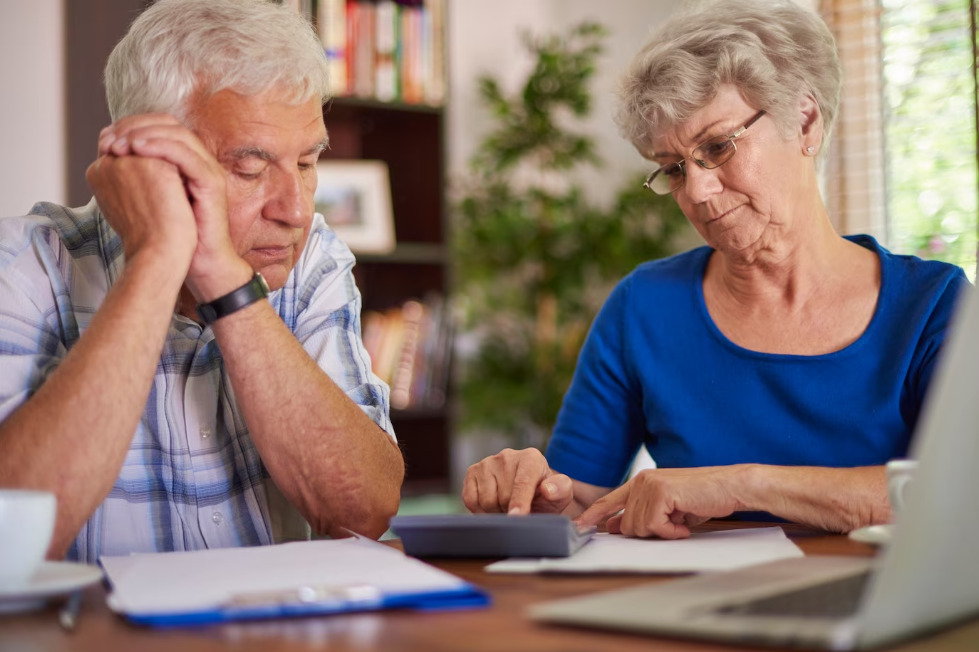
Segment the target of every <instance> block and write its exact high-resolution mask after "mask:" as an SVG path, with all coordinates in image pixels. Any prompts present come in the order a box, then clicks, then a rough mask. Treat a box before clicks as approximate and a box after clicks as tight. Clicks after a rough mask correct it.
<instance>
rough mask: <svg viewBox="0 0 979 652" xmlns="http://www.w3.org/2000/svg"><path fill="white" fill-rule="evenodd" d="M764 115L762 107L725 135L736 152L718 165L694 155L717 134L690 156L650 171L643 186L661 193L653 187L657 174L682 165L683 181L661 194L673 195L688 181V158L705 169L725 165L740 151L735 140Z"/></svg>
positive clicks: (694, 149) (695, 149) (699, 145)
mask: <svg viewBox="0 0 979 652" xmlns="http://www.w3.org/2000/svg"><path fill="white" fill-rule="evenodd" d="M763 115H765V110H764V109H762V110H761V111H759V112H758V113H756V114H755V115H754V116H752V118H751V119H750V120H748V121H747V122H746V123H744V124H743V125H741V127H740V128H739V129H738V130H737V131H735V132H734V133H733V134H731V135H730V136H725V138H727V140H728V141H729V142H730V143H731V145H733V146H734V153H733V154H731V155H730V156H729V157H727V158H726V159H724V160H723V161H721V162H720V163H718V164H717V165H708V164H707V162H706V161H703V160H701V159H699V158H696V157H695V156H693V152H696V151H697V150H698V149H700V148H701V147H703V146H704V145H706V144H707V143H709V142H710V141H712V140H717V138H718V137H717V136H714V137H712V138H708V139H707V140H705V141H703V142H701V143H700V144H698V145H697V146H696V147H694V148H693V152H691V154H690V156H688V157H687V158H684V159H680V160H679V161H677V162H676V163H670V164H669V165H661V166H659V167H658V168H656V169H655V170H653V171H652V172H650V173H649V176H647V177H646V181H644V182H643V184H642V186H643V188H646V189H647V190H649V191H651V192H653V193H656V194H657V195H660V193H658V192H656V191H655V190H653V187H652V183H653V180H654V179H655V178H656V175H658V174H659V173H660V172H662V171H663V170H665V169H666V168H668V167H669V166H670V165H679V166H680V170H681V171H682V172H683V182H682V183H680V184H679V185H678V186H677V187H676V188H670V191H669V192H665V193H662V195H660V196H663V195H672V194H673V193H675V192H676V191H677V190H679V189H680V188H682V187H683V186H684V185H685V184H686V182H687V164H686V162H687V160H688V159H689V160H693V161H694V162H696V163H697V165H699V166H700V167H702V168H703V169H705V170H714V169H717V168H719V167H721V166H722V165H724V164H725V163H727V162H728V161H730V160H731V159H732V158H734V154H737V153H738V146H737V144H736V143H735V142H734V141H735V140H736V139H737V138H739V137H741V135H742V134H743V133H744V132H745V131H747V130H748V127H750V126H751V125H753V124H755V123H756V122H758V120H760V119H761V117H762V116H763Z"/></svg>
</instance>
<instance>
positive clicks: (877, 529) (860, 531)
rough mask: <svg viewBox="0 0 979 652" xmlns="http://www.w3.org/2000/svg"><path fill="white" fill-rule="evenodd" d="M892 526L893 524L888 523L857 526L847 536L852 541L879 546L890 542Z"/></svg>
mask: <svg viewBox="0 0 979 652" xmlns="http://www.w3.org/2000/svg"><path fill="white" fill-rule="evenodd" d="M892 528H893V526H892V525H890V524H886V525H868V526H866V527H861V528H857V529H856V530H854V531H852V532H850V535H849V536H850V538H851V539H853V540H854V541H859V542H860V543H869V544H872V545H875V546H879V545H883V544H885V543H890V542H891V530H892Z"/></svg>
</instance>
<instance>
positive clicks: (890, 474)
mask: <svg viewBox="0 0 979 652" xmlns="http://www.w3.org/2000/svg"><path fill="white" fill-rule="evenodd" d="M885 468H886V470H887V498H888V500H890V502H891V513H892V514H893V515H894V516H895V517H896V516H897V515H898V514H900V513H901V510H903V509H904V507H905V506H906V505H907V501H908V487H909V486H910V485H911V480H912V478H914V472H915V470H916V469H917V468H918V461H917V460H891V461H890V462H888V463H887V466H886V467H885Z"/></svg>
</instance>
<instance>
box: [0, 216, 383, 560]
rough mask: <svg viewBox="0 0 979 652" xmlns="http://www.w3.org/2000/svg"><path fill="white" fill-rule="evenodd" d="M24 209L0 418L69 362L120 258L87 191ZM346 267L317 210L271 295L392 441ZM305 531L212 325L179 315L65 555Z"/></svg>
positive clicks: (6, 243)
mask: <svg viewBox="0 0 979 652" xmlns="http://www.w3.org/2000/svg"><path fill="white" fill-rule="evenodd" d="M31 213H32V214H31V215H28V216H26V217H12V218H5V219H2V220H0V421H2V420H3V419H5V418H6V417H7V416H8V415H9V414H11V413H12V412H13V411H14V410H16V409H17V407H18V406H19V405H21V404H22V403H24V402H25V401H26V400H27V399H28V398H29V397H30V396H31V395H32V394H33V393H34V392H35V391H36V390H37V388H38V387H39V386H40V385H41V384H42V383H44V381H45V379H46V378H47V377H48V376H49V375H50V374H51V372H52V371H53V370H54V369H55V368H56V367H57V366H58V364H59V363H60V362H61V360H62V359H64V357H65V355H66V354H67V352H68V350H69V349H70V348H71V347H72V346H73V345H74V344H75V342H77V341H78V339H79V337H80V336H81V334H82V333H84V332H85V329H86V328H87V327H88V325H89V323H90V322H91V320H92V317H93V316H94V315H95V312H96V311H97V310H98V308H99V306H100V305H101V303H102V301H103V299H104V298H105V295H106V293H107V292H108V289H109V287H110V286H111V285H112V284H113V283H114V282H115V281H116V279H118V277H119V274H120V273H121V271H122V268H123V250H122V242H121V239H120V238H119V236H118V235H117V234H116V233H115V232H113V231H112V229H111V227H110V226H109V225H108V223H107V222H106V221H105V219H104V218H103V216H102V214H101V212H100V211H99V210H98V206H97V205H96V204H95V201H94V200H93V201H92V202H91V203H90V204H89V205H88V206H86V207H84V208H81V209H67V208H63V207H61V206H56V205H53V204H46V203H41V204H37V205H36V206H35V207H34V208H33V209H32V211H31ZM353 264H354V258H353V255H352V254H351V253H350V251H349V249H347V247H346V246H345V245H344V244H343V243H342V242H341V241H340V240H339V239H338V238H337V237H336V235H335V234H334V233H333V231H331V230H330V229H329V227H328V226H327V225H326V223H325V222H324V221H323V218H322V217H321V216H319V215H317V216H316V218H315V219H314V221H313V226H312V229H311V230H310V235H309V240H308V241H307V244H306V248H305V249H304V251H303V253H302V256H301V258H300V260H299V262H298V263H297V265H296V267H295V269H294V270H293V271H292V273H291V274H290V275H289V278H288V280H287V281H286V284H285V286H284V287H283V288H282V289H280V290H277V291H275V292H273V293H272V294H271V295H270V296H269V301H270V302H271V304H272V307H273V308H274V309H275V311H276V313H278V315H279V316H280V317H281V318H282V320H283V321H284V322H285V324H286V326H288V327H289V329H290V330H291V331H292V332H293V334H295V336H296V338H297V339H298V340H299V342H300V343H301V344H302V345H303V348H304V349H305V350H306V352H307V353H308V354H309V355H310V357H312V358H313V359H314V360H316V362H317V363H318V364H319V366H320V368H322V369H323V370H324V371H325V372H326V373H327V374H329V375H330V377H331V378H332V379H333V380H334V381H335V382H336V383H337V384H338V385H339V386H340V387H341V388H342V389H343V390H344V391H345V392H346V393H347V395H348V396H349V397H350V398H351V399H352V400H353V401H354V402H355V403H357V404H358V405H360V406H361V408H362V409H363V410H364V412H366V413H367V414H368V415H369V416H370V417H371V419H373V420H374V422H375V423H377V424H378V425H379V426H380V427H381V428H383V429H384V430H385V431H387V432H388V433H390V434H391V437H392V438H393V437H394V434H393V433H394V431H393V428H392V426H391V421H390V418H389V414H388V409H389V407H388V387H387V385H385V384H384V382H383V381H381V380H380V379H379V378H377V377H376V376H375V375H374V374H373V373H372V372H371V367H370V359H369V357H368V355H367V353H366V351H365V350H364V347H363V343H362V342H361V339H360V293H359V292H358V290H357V287H356V285H355V283H354V279H353V274H352V272H351V269H352V268H353ZM125 363H126V362H125V360H119V364H125ZM74 435H75V436H77V437H84V436H85V433H84V432H77V433H74ZM308 536H309V526H308V525H307V524H306V522H305V521H304V520H303V519H302V517H301V516H300V515H299V513H298V511H297V510H296V509H295V508H294V507H292V506H291V505H290V504H289V503H288V502H287V501H286V500H285V498H284V497H283V495H282V494H281V493H280V492H279V491H278V489H277V487H275V485H274V483H273V482H272V481H271V479H270V477H269V474H268V471H267V470H266V469H265V466H264V465H263V464H262V460H261V458H260V457H259V454H258V450H257V449H256V448H255V445H254V443H253V442H252V439H251V437H250V436H249V433H248V428H247V427H246V425H245V422H244V420H243V419H242V416H241V412H240V411H239V409H238V405H237V403H236V401H235V397H234V392H233V388H232V387H231V383H230V380H229V378H228V375H227V372H226V371H225V369H224V365H223V362H222V359H221V353H220V351H219V350H218V347H217V344H216V342H215V341H214V334H213V333H212V332H211V329H210V328H208V327H205V328H203V329H202V328H201V326H200V325H198V324H197V323H195V322H193V321H191V320H189V319H187V318H185V317H182V316H181V315H178V314H174V315H173V317H172V319H171V322H170V328H169V332H168V335H167V340H166V343H165V345H164V347H163V351H162V354H161V356H160V362H159V364H158V365H157V369H156V377H155V379H154V382H153V386H152V388H151V390H150V394H149V397H148V399H147V401H146V408H145V410H144V411H143V416H142V419H141V421H140V424H139V427H138V428H137V430H136V432H135V433H133V439H132V443H131V444H130V447H129V452H128V454H127V455H126V459H125V461H124V462H123V465H122V469H121V470H120V471H119V477H118V478H117V479H116V482H115V485H114V486H113V487H112V490H111V491H110V492H109V495H108V496H107V497H106V499H105V501H104V502H103V503H102V504H101V505H100V506H99V507H98V508H97V509H96V510H95V513H94V514H92V517H91V518H90V519H89V520H88V521H87V522H86V523H85V525H84V526H83V527H82V529H81V531H80V532H79V534H78V537H77V538H76V539H75V541H74V543H73V544H72V546H71V548H70V549H69V551H68V555H67V558H68V559H72V560H80V561H87V562H89V563H92V562H95V561H97V559H98V557H99V556H100V555H118V554H128V553H131V552H156V551H171V550H195V549H201V548H219V547H228V546H249V545H258V544H270V543H274V542H277V541H280V540H286V539H295V538H300V539H301V538H308Z"/></svg>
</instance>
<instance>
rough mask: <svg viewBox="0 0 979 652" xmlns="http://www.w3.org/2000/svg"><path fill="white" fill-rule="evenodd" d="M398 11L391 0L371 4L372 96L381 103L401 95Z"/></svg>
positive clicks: (379, 0)
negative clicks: (372, 34)
mask: <svg viewBox="0 0 979 652" xmlns="http://www.w3.org/2000/svg"><path fill="white" fill-rule="evenodd" d="M399 12H400V7H399V6H398V4H397V3H396V2H394V0H378V3H377V5H375V7H374V96H375V97H376V98H377V99H379V100H381V101H382V102H390V101H392V100H396V99H399V98H400V96H401V90H400V76H399V74H398V73H399V58H400V52H399V46H400V39H401V29H400V27H401V25H400V19H399Z"/></svg>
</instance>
